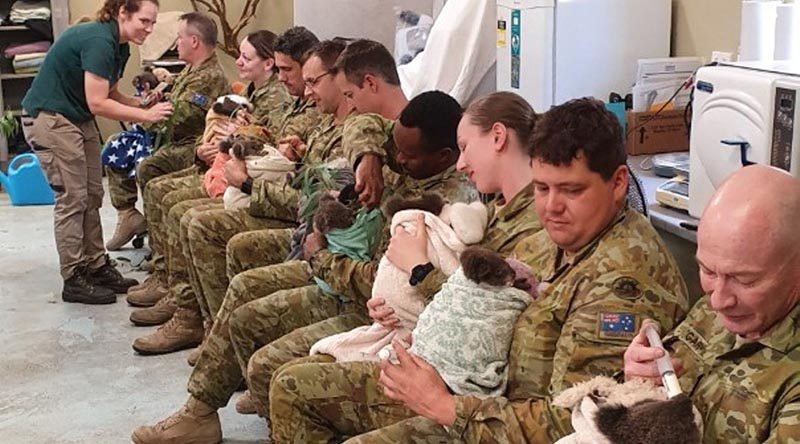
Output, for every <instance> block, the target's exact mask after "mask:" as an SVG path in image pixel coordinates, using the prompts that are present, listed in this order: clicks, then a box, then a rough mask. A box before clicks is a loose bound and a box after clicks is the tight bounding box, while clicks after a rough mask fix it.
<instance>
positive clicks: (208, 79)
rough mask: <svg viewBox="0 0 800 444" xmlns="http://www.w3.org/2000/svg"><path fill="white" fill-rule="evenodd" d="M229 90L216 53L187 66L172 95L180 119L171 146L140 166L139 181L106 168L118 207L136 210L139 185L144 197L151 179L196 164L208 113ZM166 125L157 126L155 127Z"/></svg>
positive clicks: (161, 149) (174, 125) (172, 122)
mask: <svg viewBox="0 0 800 444" xmlns="http://www.w3.org/2000/svg"><path fill="white" fill-rule="evenodd" d="M227 90H228V82H227V80H226V79H225V74H224V73H223V71H222V67H221V66H220V65H219V61H218V60H217V56H216V54H212V55H211V57H209V58H208V59H206V60H205V61H204V62H203V63H201V64H200V65H198V66H197V67H189V66H187V67H186V68H184V69H183V71H181V73H180V74H178V76H177V77H176V78H175V83H174V86H173V88H172V92H171V93H170V97H171V100H172V102H173V103H175V112H176V116H175V117H174V119H178V120H173V121H171V122H170V123H169V125H170V126H171V131H172V137H171V140H169V141H167V146H161V147H156V148H159V149H156V150H155V151H154V153H153V155H152V156H150V157H149V158H147V159H145V160H143V161H142V163H141V164H139V165H138V166H137V168H136V178H135V179H134V178H129V177H128V175H127V173H125V172H121V171H115V170H113V169H111V168H106V173H107V174H108V188H109V193H110V194H111V201H112V203H113V204H114V208H117V209H124V208H130V207H133V205H134V204H135V203H136V194H137V189H136V184H137V182H138V184H139V187H140V188H141V189H142V196H143V197H144V189H145V185H146V184H147V183H148V182H149V181H150V180H151V179H153V178H155V177H158V176H162V175H164V174H168V173H171V172H175V171H180V170H183V169H185V168H188V167H189V166H191V165H192V159H193V158H194V150H193V148H194V146H195V141H196V139H197V137H198V136H200V135H202V134H203V128H204V127H205V115H206V112H207V111H208V109H209V108H210V107H211V105H212V104H213V103H214V100H216V98H217V97H218V96H220V95H223V94H225V93H226V92H227ZM164 125H165V124H164V123H161V124H155V125H154V127H164ZM162 145H163V144H162ZM145 214H147V213H146V212H145ZM148 223H149V217H148Z"/></svg>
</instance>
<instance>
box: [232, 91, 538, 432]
mask: <svg viewBox="0 0 800 444" xmlns="http://www.w3.org/2000/svg"><path fill="white" fill-rule="evenodd" d="M444 97H447V96H444ZM437 99H438V97H437V95H436V93H430V96H429V97H426V95H421V96H419V97H418V98H415V99H414V100H412V102H411V103H412V104H414V106H411V104H410V105H409V106H408V107H407V108H406V110H404V112H403V114H402V115H401V117H400V124H399V125H397V126H396V129H397V131H396V133H395V138H396V139H398V140H403V139H405V138H406V137H408V134H409V132H410V130H409V126H410V127H413V126H414V125H416V124H419V125H420V126H424V122H425V121H435V120H436V119H437V117H435V116H436V115H450V114H452V113H449V114H448V113H447V112H445V111H443V110H442V111H440V110H439V108H445V109H446V106H443V105H442V104H437V105H438V106H433V104H431V103H430V102H433V103H434V104H435V103H436V102H435V101H436V100H437ZM447 99H449V100H452V99H451V98H449V97H447ZM492 99H497V100H495V103H496V104H497V106H501V105H504V104H507V102H504V101H503V100H502V98H499V99H498V98H497V97H492ZM516 99H517V101H516V103H515V104H516V105H518V106H516V107H514V106H511V107H510V108H511V110H512V112H513V113H515V114H516V115H517V116H519V118H518V119H511V118H506V119H505V123H504V125H507V126H508V128H511V129H512V130H513V133H514V134H515V136H514V137H515V138H514V139H513V140H509V142H508V144H507V146H506V147H505V151H506V152H507V154H506V155H504V156H503V159H504V160H503V161H502V163H501V162H498V161H495V165H490V166H489V167H490V168H491V167H494V168H496V169H497V170H498V171H505V172H506V173H507V174H508V176H509V177H510V178H511V179H507V180H506V181H505V189H506V190H518V191H517V192H516V194H513V195H509V200H508V202H507V203H506V200H505V199H502V198H501V200H500V201H499V202H498V205H497V206H495V205H491V206H490V207H489V221H488V226H487V231H486V234H485V236H484V239H483V242H482V243H483V245H484V246H486V247H488V248H491V249H493V250H495V251H500V252H505V253H510V252H511V251H512V249H513V247H514V245H516V243H517V242H518V241H519V240H520V239H523V238H525V237H526V236H529V235H531V234H533V233H535V232H537V231H538V230H540V229H541V225H540V224H539V222H538V219H537V218H536V215H535V214H533V213H532V212H530V211H527V209H528V208H529V207H530V205H531V204H532V202H533V190H532V187H531V186H530V185H529V183H528V182H529V181H530V180H531V178H532V176H531V173H530V169H529V168H528V166H527V165H528V164H529V163H530V157H529V156H528V154H527V152H526V151H525V149H524V148H523V147H522V146H520V144H519V143H518V140H520V139H525V138H527V137H528V136H529V134H530V127H531V121H532V120H534V119H535V115H534V113H533V110H532V109H531V108H530V106H529V105H528V104H527V103H524V101H522V100H521V99H520V98H519V97H518V96H516ZM439 100H441V99H439ZM485 103H488V101H487V102H485ZM512 105H513V103H512ZM488 111H489V112H492V113H493V112H494V110H488ZM468 112H470V111H468ZM472 112H474V110H473V111H472ZM426 113H432V114H426ZM456 117H458V116H456ZM439 118H441V117H439ZM492 123H493V122H490V123H489V125H491V124H492ZM404 124H405V125H404ZM406 125H408V126H406ZM453 125H455V123H453ZM451 137H452V136H451ZM449 144H450V145H454V144H455V141H454V140H452V141H449ZM475 150H476V149H475V148H473V150H472V151H475ZM469 157H470V156H462V159H461V163H462V168H465V169H467V168H466V167H465V165H467V164H468V163H469V160H468V158H469ZM397 159H398V163H399V164H401V166H403V167H404V169H406V170H409V169H411V166H408V165H414V164H415V163H416V162H417V160H416V156H407V155H405V153H404V152H403V151H402V150H401V151H400V152H398V156H397ZM512 165H513V166H512ZM416 167H417V168H419V165H416ZM445 174H447V173H445ZM473 177H475V175H474V174H473ZM397 180H399V181H400V183H399V184H398V188H400V187H402V186H403V185H402V183H403V182H405V181H409V180H411V179H409V178H408V177H403V178H399V179H397ZM479 183H480V186H481V191H483V192H486V193H494V192H500V191H501V188H494V186H493V185H488V186H487V185H486V184H485V183H484V182H483V181H479ZM520 187H521V189H520ZM507 192H508V191H507ZM473 197H474V196H470V197H469V198H470V199H471V198H473ZM396 236H397V235H395V237H396ZM389 239H390V235H389V232H388V227H387V229H386V230H385V231H384V234H383V239H382V247H381V248H380V249H379V252H380V254H379V255H377V256H376V257H377V258H379V257H380V256H382V254H383V252H385V251H386V250H387V248H388V247H389V245H388V244H389ZM392 242H394V240H393V241H392ZM426 243H427V241H426ZM426 261H427V260H426ZM311 263H312V264H313V268H314V270H313V271H314V274H315V276H317V277H319V278H321V279H322V280H324V281H326V282H327V283H328V284H329V285H330V286H331V288H332V289H333V290H334V291H335V292H336V293H338V294H341V295H343V296H344V297H346V298H347V299H348V300H349V301H353V302H355V303H356V304H357V306H358V307H364V306H365V305H367V304H368V302H367V301H368V300H369V299H370V297H371V294H372V282H373V280H374V277H375V272H376V270H377V266H378V261H377V260H375V261H372V262H358V261H354V260H351V259H349V258H348V257H346V256H343V255H333V254H331V253H330V252H328V251H327V250H321V251H320V252H318V253H317V254H316V255H314V258H313V260H312V261H311ZM429 285H430V284H429ZM304 290H305V291H306V293H307V294H313V293H309V291H308V287H306V288H304V289H298V290H296V291H295V292H301V291H304ZM421 290H422V291H423V294H426V293H424V290H425V289H421ZM437 290H438V289H432V290H431V291H432V292H431V293H430V295H429V296H432V295H433V293H435V292H436V291H437ZM312 291H317V292H319V290H313V289H312ZM283 293H284V292H281V293H279V294H276V295H272V296H270V297H269V298H265V299H261V300H257V301H255V302H251V303H248V304H246V305H244V306H243V307H241V308H240V309H238V310H236V312H235V313H234V314H233V316H232V319H231V328H230V336H231V340H232V341H233V343H234V345H235V346H236V355H237V358H238V359H239V362H240V365H241V367H242V369H247V381H248V387H249V388H250V397H251V398H252V403H253V404H254V409H255V410H256V411H257V412H258V413H259V414H260V415H261V416H264V417H266V416H268V403H269V400H268V397H269V396H268V395H269V383H270V378H271V376H272V375H273V374H274V372H275V370H276V369H277V368H278V367H280V366H281V365H282V364H284V363H286V362H288V361H290V360H291V359H293V358H297V357H300V356H305V355H307V354H308V351H309V349H310V347H311V345H312V344H313V343H314V342H316V341H317V340H319V339H322V338H324V337H326V336H330V335H331V334H335V333H341V332H343V331H347V330H350V329H352V328H353V324H354V318H356V316H355V315H353V314H345V315H340V316H336V317H333V318H330V319H327V320H323V321H321V322H318V323H316V324H312V325H308V326H303V327H301V328H298V329H296V330H294V331H293V332H284V331H283V329H282V326H281V325H276V324H275V322H270V321H269V319H270V318H271V317H274V313H275V312H276V310H275V304H277V303H279V302H280V301H281V298H279V297H278V296H279V295H281V296H283V297H286V298H288V297H290V296H291V295H292V293H286V294H285V295H284V294H283ZM426 296H428V295H427V294H426ZM287 311H288V310H287ZM291 311H292V312H301V309H300V308H298V307H295V308H293V309H292V310H291ZM270 313H272V314H270ZM363 316H364V313H363V308H361V309H360V313H358V316H357V318H358V320H359V321H360V322H362V324H363V323H364V322H363ZM260 344H266V345H265V346H264V347H262V348H261V349H260V350H258V351H257V352H255V354H254V353H253V352H254V351H255V350H256V348H255V347H254V346H257V345H260ZM251 356H252V357H251ZM248 361H249V362H248ZM244 403H245V402H244V401H243V400H242V399H240V402H239V403H237V407H239V406H240V405H241V404H244Z"/></svg>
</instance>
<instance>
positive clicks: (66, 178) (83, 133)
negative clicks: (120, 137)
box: [22, 111, 106, 280]
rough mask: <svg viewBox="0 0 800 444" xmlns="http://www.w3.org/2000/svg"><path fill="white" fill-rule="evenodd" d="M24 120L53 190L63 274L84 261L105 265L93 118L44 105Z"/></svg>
mask: <svg viewBox="0 0 800 444" xmlns="http://www.w3.org/2000/svg"><path fill="white" fill-rule="evenodd" d="M22 124H23V126H22V128H23V132H24V133H25V139H26V140H27V142H28V143H29V144H30V145H31V146H32V147H33V149H34V152H35V153H36V157H38V158H39V163H41V165H42V170H43V171H44V173H45V176H46V177H47V181H48V182H49V183H50V187H51V188H53V191H55V197H56V204H55V208H54V210H53V219H54V224H53V225H54V228H55V238H56V249H57V250H58V259H59V263H60V268H61V276H62V277H63V278H64V280H67V279H69V278H70V277H71V276H72V275H73V274H75V272H76V270H78V269H79V268H81V267H86V268H87V269H89V270H93V269H97V268H99V267H101V266H102V265H103V264H104V263H105V252H106V250H105V247H104V246H103V228H102V226H101V225H100V207H101V206H102V204H103V169H102V165H101V160H100V136H99V134H97V130H96V128H95V126H94V123H93V122H92V121H89V122H85V123H82V124H74V123H72V122H70V121H69V120H67V119H66V118H65V117H64V116H62V115H60V114H56V113H51V112H47V111H42V112H40V113H39V115H38V116H36V118H35V119H32V118H30V117H25V118H24V119H23V122H22Z"/></svg>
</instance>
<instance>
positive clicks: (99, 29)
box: [22, 20, 130, 123]
mask: <svg viewBox="0 0 800 444" xmlns="http://www.w3.org/2000/svg"><path fill="white" fill-rule="evenodd" d="M129 55H130V49H129V47H128V44H127V43H125V44H120V43H119V26H118V24H117V22H116V21H115V20H111V21H110V22H106V23H103V22H91V23H84V24H80V25H75V26H72V27H70V28H69V29H67V30H66V31H64V33H63V34H61V36H60V37H59V38H58V39H57V40H56V42H55V44H54V45H53V46H52V47H51V48H50V51H48V52H47V56H46V57H45V59H44V62H43V63H42V67H41V68H40V69H39V73H38V74H37V75H36V78H35V79H33V84H31V88H30V89H29V90H28V93H27V94H26V95H25V98H24V99H23V100H22V107H23V109H24V110H25V111H26V112H27V113H28V114H30V115H31V116H33V117H36V116H37V115H38V114H39V111H50V112H54V113H59V114H61V115H63V116H64V117H66V118H67V119H69V120H70V121H72V122H75V123H82V122H86V121H89V120H91V119H92V118H93V117H94V116H92V113H91V112H89V105H87V104H86V93H85V89H84V73H85V72H90V73H92V74H94V75H96V76H98V77H102V78H104V79H106V80H108V84H109V87H112V86H113V85H115V84H116V83H117V81H119V79H120V78H121V77H122V73H123V72H124V71H125V63H127V61H128V56H129Z"/></svg>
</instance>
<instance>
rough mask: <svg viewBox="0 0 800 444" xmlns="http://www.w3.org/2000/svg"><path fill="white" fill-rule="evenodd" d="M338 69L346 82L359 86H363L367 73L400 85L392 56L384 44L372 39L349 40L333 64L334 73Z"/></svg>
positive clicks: (391, 83)
mask: <svg viewBox="0 0 800 444" xmlns="http://www.w3.org/2000/svg"><path fill="white" fill-rule="evenodd" d="M340 71H341V72H343V73H344V76H345V77H346V78H347V81H348V82H350V83H352V84H354V85H356V86H358V87H359V88H362V87H363V86H364V77H365V76H366V75H367V74H370V75H373V76H376V77H380V78H381V79H383V81H384V82H386V83H388V84H390V85H395V86H400V77H399V76H398V74H397V64H396V63H395V61H394V57H392V54H391V53H390V52H389V50H388V49H386V47H385V46H383V45H382V44H380V43H378V42H376V41H374V40H367V39H358V40H353V41H352V42H350V43H349V44H348V45H347V47H346V48H345V50H344V51H343V52H342V54H341V55H340V56H339V60H337V61H336V65H335V66H334V69H333V73H334V74H335V73H338V72H340Z"/></svg>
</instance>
